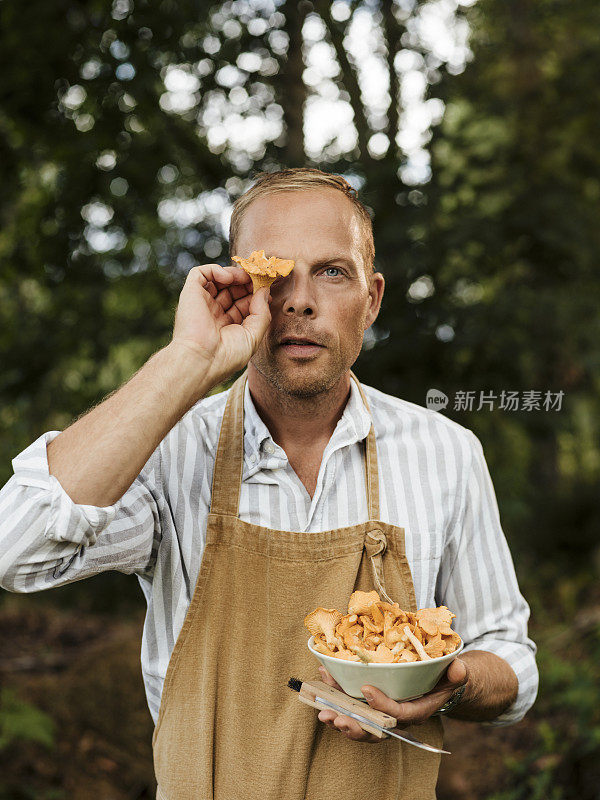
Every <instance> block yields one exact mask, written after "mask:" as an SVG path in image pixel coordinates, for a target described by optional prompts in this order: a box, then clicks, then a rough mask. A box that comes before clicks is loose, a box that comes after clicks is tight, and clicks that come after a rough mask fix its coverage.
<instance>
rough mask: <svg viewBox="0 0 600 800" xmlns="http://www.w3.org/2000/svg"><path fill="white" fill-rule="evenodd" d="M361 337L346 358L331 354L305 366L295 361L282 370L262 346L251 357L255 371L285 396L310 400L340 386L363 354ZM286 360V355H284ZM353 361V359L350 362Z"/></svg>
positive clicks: (272, 355) (275, 358)
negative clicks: (323, 362)
mask: <svg viewBox="0 0 600 800" xmlns="http://www.w3.org/2000/svg"><path fill="white" fill-rule="evenodd" d="M361 346H362V334H361V336H360V340H359V341H358V342H357V346H356V347H354V348H353V349H352V351H351V352H352V353H354V352H355V355H354V357H353V358H352V355H351V353H350V352H348V353H347V354H346V358H344V357H343V355H342V354H341V353H340V352H339V351H336V352H332V351H331V350H329V351H328V357H325V359H324V358H323V356H318V357H317V358H316V359H315V360H314V361H311V362H308V363H306V364H304V365H299V366H295V365H294V363H293V362H292V361H290V365H289V367H288V368H287V369H280V367H279V366H278V359H279V358H281V357H282V356H281V355H276V354H275V353H273V351H271V350H266V349H264V348H263V347H260V348H259V350H258V351H257V352H256V353H255V354H254V356H253V357H252V358H251V362H252V364H253V366H254V368H255V369H256V370H257V371H258V372H260V374H261V375H262V376H263V377H264V378H265V379H266V380H267V381H268V382H269V383H270V384H271V385H272V386H273V388H274V389H275V390H276V391H277V392H278V393H280V394H282V395H287V396H288V397H290V398H297V399H303V400H306V399H310V398H314V397H318V396H319V395H322V394H325V393H327V392H329V391H331V389H333V388H334V387H335V386H337V384H338V383H339V380H340V378H341V377H342V375H344V374H345V373H346V372H347V371H348V370H349V369H350V368H351V367H352V365H353V364H354V362H355V361H356V359H357V358H358V356H359V354H360V349H361ZM284 357H285V356H284ZM351 358H352V360H350V359H351ZM320 359H323V360H326V362H327V363H326V364H319V363H318V362H319V360H320Z"/></svg>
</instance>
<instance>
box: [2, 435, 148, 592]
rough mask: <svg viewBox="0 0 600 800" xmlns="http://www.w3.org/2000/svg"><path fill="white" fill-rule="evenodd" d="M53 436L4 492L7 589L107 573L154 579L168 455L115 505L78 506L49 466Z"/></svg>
mask: <svg viewBox="0 0 600 800" xmlns="http://www.w3.org/2000/svg"><path fill="white" fill-rule="evenodd" d="M59 433H60V431H48V432H47V433H44V434H42V436H40V437H39V438H38V439H36V440H35V441H34V442H33V443H32V444H31V445H29V447H27V448H26V449H25V450H23V451H22V452H21V453H19V455H18V456H16V458H14V459H13V461H12V466H13V472H14V474H13V475H12V476H11V478H10V479H9V480H8V482H7V483H6V484H5V485H4V486H3V488H2V489H1V490H0V586H1V587H2V588H4V589H6V590H8V591H11V592H37V591H40V590H43V589H50V588H52V587H54V586H60V585H63V584H66V583H72V582H73V581H78V580H82V579H83V578H87V577H89V576H91V575H95V574H97V573H99V572H104V571H107V570H117V571H118V572H124V573H138V574H140V575H144V576H151V574H152V572H153V569H154V566H155V563H156V556H157V553H158V545H159V543H160V538H161V524H160V519H161V514H160V508H161V505H162V502H163V501H162V498H161V495H160V493H159V492H158V491H157V487H158V486H159V485H160V483H159V481H160V449H159V448H157V449H156V450H155V451H154V453H153V454H152V455H151V457H150V458H149V459H148V461H147V462H146V464H145V465H144V467H143V469H142V471H141V472H140V474H139V475H138V476H137V477H136V479H135V480H134V481H133V483H132V484H131V486H130V487H129V489H128V490H127V491H126V492H125V494H124V495H123V496H122V497H121V498H120V499H119V500H118V501H117V502H116V503H114V504H113V505H111V506H104V507H100V506H92V505H85V504H78V503H74V502H73V501H72V500H71V498H70V497H69V495H68V494H67V493H66V492H65V490H64V489H63V487H62V486H61V484H60V482H59V481H58V479H57V478H56V477H55V476H54V475H50V473H49V468H48V457H47V450H46V447H47V444H48V443H49V442H51V441H52V440H53V439H55V438H56V436H58V435H59Z"/></svg>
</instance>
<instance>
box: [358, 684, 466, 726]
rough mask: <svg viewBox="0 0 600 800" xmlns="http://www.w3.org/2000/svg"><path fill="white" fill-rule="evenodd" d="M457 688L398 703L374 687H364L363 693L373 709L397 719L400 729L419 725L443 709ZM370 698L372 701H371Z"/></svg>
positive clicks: (362, 688)
mask: <svg viewBox="0 0 600 800" xmlns="http://www.w3.org/2000/svg"><path fill="white" fill-rule="evenodd" d="M454 688H455V687H451V688H448V689H445V690H440V691H435V690H434V691H432V692H429V693H428V694H426V695H423V697H419V698H418V699H417V700H407V701H404V702H396V700H392V699H391V698H390V697H388V696H387V695H385V694H384V693H383V692H381V691H379V689H376V688H375V687H374V686H363V687H361V691H362V692H363V694H364V695H365V697H367V695H368V702H369V705H370V706H371V708H376V709H377V710H378V711H383V712H384V713H385V714H391V716H392V717H396V719H397V720H398V726H399V727H403V726H404V727H405V726H407V725H418V724H420V723H421V722H425V720H426V719H429V717H430V716H431V715H432V714H434V713H435V712H436V711H437V710H438V708H441V707H442V706H443V705H444V703H445V702H447V700H449V698H450V696H451V695H452V693H453V692H454ZM369 698H370V699H369Z"/></svg>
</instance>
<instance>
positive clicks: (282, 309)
mask: <svg viewBox="0 0 600 800" xmlns="http://www.w3.org/2000/svg"><path fill="white" fill-rule="evenodd" d="M253 250H264V251H265V253H266V255H267V256H278V257H279V258H292V259H294V261H295V266H294V269H293V270H292V271H291V273H290V274H289V275H287V276H286V277H284V278H278V279H277V280H276V281H275V282H274V283H273V285H272V286H271V297H272V300H271V316H272V320H271V324H270V326H269V328H268V330H267V333H266V335H265V337H264V338H263V340H262V342H261V344H260V346H259V348H258V350H257V351H256V353H255V354H254V356H253V357H252V359H251V364H252V365H253V366H254V367H255V368H256V369H257V370H258V372H260V373H261V374H262V375H263V376H264V377H265V378H266V379H267V380H268V381H269V382H270V383H271V384H272V385H273V386H274V387H275V388H276V389H277V390H278V391H281V392H284V393H286V394H291V395H295V396H297V397H313V396H315V395H317V394H320V393H321V392H324V391H328V390H329V389H331V388H333V387H334V386H335V385H336V384H337V383H338V381H339V380H340V378H341V376H342V375H343V374H344V373H345V372H347V370H349V369H350V367H351V366H352V364H354V362H355V361H356V359H357V358H358V355H359V353H360V349H361V346H362V341H363V333H364V331H365V330H366V329H367V328H368V327H369V326H370V325H371V323H372V322H373V321H374V320H375V318H376V317H377V313H378V312H379V307H380V305H381V298H382V295H383V283H384V281H383V276H382V275H380V274H379V273H377V275H376V276H375V278H374V280H370V278H367V275H366V273H365V268H364V265H363V260H362V243H361V238H360V229H359V225H358V218H357V215H356V212H355V210H354V207H353V205H352V202H351V201H350V200H349V199H348V198H347V197H345V196H344V195H343V194H342V193H341V192H339V191H337V190H336V189H327V188H325V189H310V190H303V191H289V192H288V191H286V192H276V193H273V194H271V195H265V196H263V197H259V198H257V199H256V200H254V201H253V202H252V203H251V204H250V205H249V206H248V208H247V209H246V211H245V213H244V217H243V220H242V223H241V226H240V232H239V236H238V241H237V244H236V253H235V255H239V256H242V257H248V256H249V255H250V253H251V252H252V251H253ZM290 337H291V338H295V337H300V338H305V339H310V340H312V341H313V342H315V343H316V344H317V345H318V346H314V345H313V346H305V345H294V344H287V343H286V342H285V340H286V338H290Z"/></svg>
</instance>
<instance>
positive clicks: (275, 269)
mask: <svg viewBox="0 0 600 800" xmlns="http://www.w3.org/2000/svg"><path fill="white" fill-rule="evenodd" d="M231 259H232V261H236V262H237V263H238V264H239V265H240V267H241V268H242V269H243V270H244V271H245V272H247V273H248V274H249V275H250V277H251V278H252V287H253V292H252V293H253V294H256V292H257V291H258V290H259V289H260V288H261V287H262V286H267V287H270V286H271V284H272V283H273V282H274V281H275V280H276V279H277V278H279V277H285V276H286V275H289V274H290V272H291V271H292V270H293V269H294V261H292V259H291V258H289V259H284V258H277V256H270V257H268V258H267V256H265V251H264V250H254V251H253V252H252V253H251V255H250V257H249V258H240V257H239V256H232V257H231Z"/></svg>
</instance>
